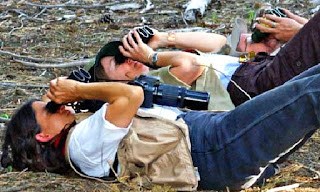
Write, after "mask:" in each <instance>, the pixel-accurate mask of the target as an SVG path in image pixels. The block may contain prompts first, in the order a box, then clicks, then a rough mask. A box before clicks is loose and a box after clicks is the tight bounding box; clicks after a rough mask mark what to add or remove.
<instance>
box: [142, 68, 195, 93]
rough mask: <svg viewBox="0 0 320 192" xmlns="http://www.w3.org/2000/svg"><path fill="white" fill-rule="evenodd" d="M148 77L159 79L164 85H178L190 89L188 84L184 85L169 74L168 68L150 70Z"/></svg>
mask: <svg viewBox="0 0 320 192" xmlns="http://www.w3.org/2000/svg"><path fill="white" fill-rule="evenodd" d="M148 75H151V76H156V77H159V78H160V80H161V81H162V82H163V83H165V84H170V85H178V86H184V87H188V88H190V86H189V85H188V84H186V83H184V82H183V81H181V80H180V79H178V78H177V77H176V76H174V75H173V74H172V73H171V72H170V66H167V67H162V68H160V69H157V70H152V71H150V72H149V73H148Z"/></svg>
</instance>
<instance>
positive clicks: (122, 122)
mask: <svg viewBox="0 0 320 192" xmlns="http://www.w3.org/2000/svg"><path fill="white" fill-rule="evenodd" d="M319 85H320V66H319V65H316V66H314V67H312V68H311V69H310V70H308V71H306V72H303V73H302V74H300V75H298V76H297V77H295V78H294V79H293V80H291V81H289V82H287V83H285V84H284V85H282V86H279V87H277V88H275V89H273V90H271V91H268V92H266V93H264V94H262V95H259V96H257V97H255V98H254V99H252V100H250V101H248V102H245V103H244V104H242V105H240V106H239V107H236V108H235V109H234V110H231V111H228V112H222V113H214V112H208V111H187V112H181V111H179V110H178V109H175V110H171V109H170V108H166V107H161V106H156V108H154V109H150V110H151V111H150V112H151V113H156V114H159V115H161V114H162V115H163V116H164V117H166V116H170V118H171V119H176V117H178V118H183V120H184V121H185V123H186V125H187V126H188V130H189V135H190V142H191V156H192V161H193V164H194V166H195V167H198V171H199V174H200V178H201V179H200V181H199V186H200V188H202V189H217V190H219V189H225V187H229V188H230V189H241V188H247V187H250V186H252V185H253V184H254V183H256V182H257V181H259V180H260V179H264V178H268V177H270V176H272V175H273V174H275V173H276V171H275V167H274V165H276V164H277V163H281V162H283V160H284V159H285V158H287V157H288V155H289V154H291V153H292V152H294V151H295V150H296V149H298V147H300V146H301V145H302V144H303V143H304V142H305V141H306V139H308V138H309V137H311V135H312V134H313V133H314V132H315V130H317V129H318V128H319V125H320V117H319V114H320V108H319V105H320V100H319V98H320V86H319ZM47 96H48V97H49V98H50V99H51V100H53V101H55V102H56V103H68V102H73V101H77V100H84V99H89V100H90V99H98V100H103V101H106V102H108V104H105V105H104V106H103V107H102V108H101V109H100V110H98V111H97V112H96V113H95V114H94V115H93V116H91V117H89V118H88V119H85V120H83V121H82V122H80V123H79V124H78V125H75V126H76V127H75V129H74V130H73V132H71V138H70V139H71V141H70V142H71V143H70V144H69V148H68V150H69V151H70V156H71V160H72V162H73V163H74V164H75V165H77V166H78V168H79V169H80V170H81V171H82V172H83V173H85V174H87V175H89V176H94V177H104V176H109V173H110V167H109V165H108V162H109V161H111V162H112V161H114V157H115V153H116V152H117V148H118V144H119V142H120V141H121V140H122V138H123V137H124V136H125V135H126V133H127V132H128V129H130V126H131V123H132V121H133V117H134V115H135V114H136V113H137V111H138V110H139V107H140V105H141V104H142V102H143V100H144V94H143V90H142V88H141V87H139V86H132V85H127V84H124V83H115V82H99V83H81V82H78V81H74V80H70V79H66V78H58V79H56V80H52V81H51V82H50V89H49V90H48V92H47ZM45 106H46V104H45V103H44V102H41V101H35V100H32V101H30V102H28V103H26V104H25V105H23V106H22V107H21V108H20V109H19V110H18V111H17V112H16V113H15V115H14V116H13V117H12V119H11V121H10V123H9V125H8V128H7V130H6V136H5V142H4V144H3V155H2V158H1V164H2V166H4V167H7V166H9V165H12V166H13V167H14V168H15V169H18V170H23V169H25V168H28V170H33V171H52V172H60V173H61V172H62V173H63V172H66V171H67V168H68V164H67V163H66V161H65V159H64V150H65V145H64V144H65V141H66V139H65V135H66V134H65V133H68V130H69V128H70V127H73V126H74V120H75V115H74V114H73V111H70V110H69V109H67V108H66V107H65V106H64V105H62V106H61V107H60V109H59V110H58V111H57V112H55V113H49V112H48V111H46V107H45ZM150 130H152V127H150ZM141 150H143V149H141Z"/></svg>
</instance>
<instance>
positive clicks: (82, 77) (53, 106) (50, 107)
mask: <svg viewBox="0 0 320 192" xmlns="http://www.w3.org/2000/svg"><path fill="white" fill-rule="evenodd" d="M68 79H72V80H76V81H79V82H83V83H88V82H89V80H90V79H91V75H90V73H88V72H87V71H86V70H84V69H82V68H80V69H78V70H73V71H72V72H71V73H70V75H69V76H68ZM61 105H62V104H57V103H55V102H54V101H50V102H48V103H47V105H46V110H47V111H48V112H49V113H55V112H57V110H58V109H59V108H60V106H61ZM75 105H79V103H72V104H71V106H72V107H73V108H74V109H78V110H76V112H79V111H80V109H79V107H75Z"/></svg>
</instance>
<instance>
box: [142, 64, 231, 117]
mask: <svg viewBox="0 0 320 192" xmlns="http://www.w3.org/2000/svg"><path fill="white" fill-rule="evenodd" d="M204 65H206V66H207V67H206V68H205V70H204V72H203V73H202V75H201V76H200V77H199V78H198V79H197V80H196V81H195V82H194V83H193V84H192V85H191V86H189V85H187V84H186V83H184V82H182V81H181V80H180V79H178V78H177V77H175V76H174V75H173V74H172V73H171V72H170V71H169V69H170V66H167V67H163V68H160V69H157V70H153V71H150V72H149V73H148V75H152V76H157V77H159V78H160V80H161V81H162V82H163V83H166V84H171V85H178V86H185V87H187V88H189V89H190V90H194V91H206V92H209V93H210V101H209V106H208V110H217V111H228V110H231V109H234V108H235V107H234V105H233V103H232V101H231V99H230V95H229V93H228V92H227V90H226V89H225V88H224V87H223V85H222V84H221V82H220V79H219V78H218V76H217V74H216V72H215V71H214V69H213V68H211V67H210V66H212V64H211V63H210V62H207V63H204Z"/></svg>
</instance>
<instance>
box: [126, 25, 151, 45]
mask: <svg viewBox="0 0 320 192" xmlns="http://www.w3.org/2000/svg"><path fill="white" fill-rule="evenodd" d="M136 31H137V32H138V34H139V36H140V38H141V40H142V42H144V43H148V42H149V40H150V39H151V38H152V37H153V35H154V33H153V31H152V29H151V28H150V27H148V26H143V27H139V28H137V29H136ZM131 35H132V38H133V40H134V41H135V42H136V43H137V40H136V38H135V37H134V35H133V33H131Z"/></svg>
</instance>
